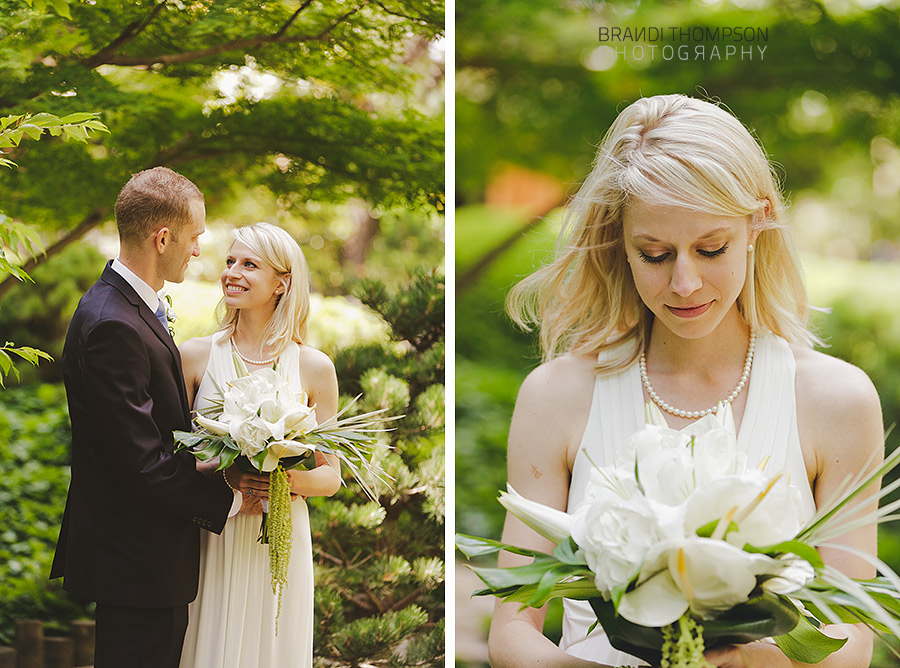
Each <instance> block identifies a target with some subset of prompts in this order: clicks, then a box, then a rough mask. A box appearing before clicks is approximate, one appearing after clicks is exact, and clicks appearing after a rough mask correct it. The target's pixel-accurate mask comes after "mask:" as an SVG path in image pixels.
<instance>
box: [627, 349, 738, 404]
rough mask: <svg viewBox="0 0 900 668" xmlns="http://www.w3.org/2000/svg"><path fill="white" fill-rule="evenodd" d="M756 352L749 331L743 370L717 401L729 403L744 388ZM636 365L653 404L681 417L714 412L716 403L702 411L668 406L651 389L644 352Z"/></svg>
mask: <svg viewBox="0 0 900 668" xmlns="http://www.w3.org/2000/svg"><path fill="white" fill-rule="evenodd" d="M755 352H756V332H750V345H749V346H747V359H746V360H745V361H744V372H743V373H742V374H741V379H740V380H739V381H738V384H737V386H736V387H735V388H734V390H732V392H731V394H729V395H728V396H727V397H726V398H725V399H722V401H720V402H719V403H722V404H730V403H731V402H732V401H734V400H735V399H737V396H738V395H739V394H740V393H741V391H742V390H743V389H744V386H745V385H746V384H747V380H748V379H749V378H750V367H751V366H752V365H753V354H754V353H755ZM638 366H639V367H640V370H641V381H643V383H644V388H645V389H646V390H647V394H649V395H650V399H651V400H652V401H653V403H654V404H656V405H657V406H659V407H660V408H662V409H663V410H664V411H665V412H666V413H671V414H672V415H677V416H678V417H683V418H691V419H696V418H702V417H703V416H705V415H709V414H710V413H714V412H715V411H716V408H718V404H716V405H715V406H713V407H712V408H706V409H704V410H702V411H685V410H681V409H680V408H675V407H674V406H670V405H669V404H668V403H666V402H665V401H663V400H662V399H661V398H660V396H659V395H658V394H657V393H656V390H654V389H653V386H652V385H651V384H650V376H648V375H647V355H646V353H643V352H642V353H641V359H640V361H639V362H638Z"/></svg>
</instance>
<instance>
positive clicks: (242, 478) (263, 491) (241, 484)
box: [225, 465, 269, 499]
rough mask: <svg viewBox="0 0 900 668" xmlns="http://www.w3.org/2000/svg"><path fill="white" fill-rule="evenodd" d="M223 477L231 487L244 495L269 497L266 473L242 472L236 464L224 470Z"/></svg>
mask: <svg viewBox="0 0 900 668" xmlns="http://www.w3.org/2000/svg"><path fill="white" fill-rule="evenodd" d="M225 479H226V480H227V481H228V484H229V485H231V488H232V489H236V490H238V491H239V492H240V493H241V494H243V495H244V496H245V497H247V496H251V497H254V498H257V499H268V498H269V475H268V474H267V473H244V472H243V471H241V470H240V469H239V468H238V467H237V466H234V465H232V466H229V467H228V468H227V469H226V470H225Z"/></svg>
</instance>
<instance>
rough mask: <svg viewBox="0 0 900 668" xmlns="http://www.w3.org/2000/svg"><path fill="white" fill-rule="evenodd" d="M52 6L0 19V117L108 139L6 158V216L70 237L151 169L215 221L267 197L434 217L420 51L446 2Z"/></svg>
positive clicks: (436, 150) (428, 70) (431, 123)
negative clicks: (169, 171) (40, 115)
mask: <svg viewBox="0 0 900 668" xmlns="http://www.w3.org/2000/svg"><path fill="white" fill-rule="evenodd" d="M51 5H52V6H53V7H54V8H55V9H56V12H55V13H47V12H45V11H44V10H46V8H47V3H46V2H44V1H43V0H41V1H38V0H35V1H34V2H33V5H32V7H31V8H29V7H27V6H25V5H23V4H16V3H9V4H5V5H4V11H3V12H2V13H0V35H2V36H3V39H2V40H0V113H9V114H10V115H11V116H24V115H26V114H35V113H36V112H37V111H38V110H39V111H40V112H46V113H48V114H53V115H55V116H56V117H57V118H60V119H63V120H65V119H67V118H68V119H71V118H72V117H71V114H72V113H74V112H76V111H77V112H81V111H84V110H87V111H89V112H95V113H96V114H99V115H100V116H101V117H102V119H103V122H104V123H106V124H107V125H108V126H109V128H110V129H111V132H110V133H109V135H108V136H104V137H103V138H102V140H97V139H96V138H93V137H92V138H91V140H90V141H88V142H86V143H84V144H81V145H77V146H76V145H74V144H73V143H70V144H64V143H63V142H60V141H57V140H56V138H54V137H51V138H50V141H44V142H40V143H39V144H37V145H35V146H34V147H33V148H32V149H31V150H29V151H28V152H27V153H21V154H20V153H19V152H15V159H16V161H17V162H18V163H19V164H20V165H21V166H22V167H23V169H22V170H19V171H17V172H11V173H10V174H9V175H8V178H5V179H3V180H2V181H0V201H3V203H4V204H3V206H4V210H5V212H6V213H7V214H9V215H10V216H13V217H15V218H16V219H17V220H22V221H26V222H27V223H29V224H32V225H37V226H39V227H40V228H41V230H42V232H44V233H45V234H46V235H48V236H49V235H51V234H53V235H54V236H55V233H57V232H59V233H61V237H62V239H66V240H70V239H77V238H80V237H81V236H82V235H83V234H84V233H85V232H86V231H88V230H90V229H91V228H92V227H94V226H96V225H98V224H100V223H102V222H103V221H105V220H108V219H109V218H110V214H111V207H110V205H111V204H112V202H113V201H114V199H115V196H116V193H117V192H118V190H119V188H121V186H122V184H124V183H125V181H127V179H128V177H129V176H130V175H131V174H132V173H134V172H136V171H139V170H140V169H144V168H147V167H151V166H154V165H158V164H165V165H168V166H171V167H173V168H175V169H176V170H178V171H180V172H182V173H184V174H185V175H186V176H187V177H189V178H191V179H192V180H193V181H194V182H195V183H196V184H197V185H198V186H199V187H200V189H201V190H202V191H203V192H204V194H205V196H206V201H207V205H208V209H209V212H210V214H211V215H212V214H213V213H214V212H213V210H214V209H215V208H216V207H217V206H220V205H224V204H228V205H229V206H231V205H233V206H234V207H239V206H240V201H241V200H242V199H244V198H246V197H248V196H250V197H254V198H260V199H264V200H269V201H271V202H277V207H276V208H277V211H278V220H279V222H290V220H291V219H293V218H296V220H297V221H300V222H302V221H303V218H304V214H305V213H306V212H307V211H309V210H311V209H312V208H313V206H312V204H316V203H322V202H324V203H340V202H362V205H363V206H368V207H370V208H371V209H372V210H373V211H375V212H376V213H377V217H382V216H384V217H386V218H391V217H394V218H403V217H408V216H409V215H410V213H409V212H403V211H402V209H410V210H414V211H415V212H416V213H415V214H413V217H414V218H415V219H416V222H418V223H421V222H422V221H423V220H428V219H429V218H430V217H432V216H433V215H435V212H438V211H441V210H443V206H444V204H443V179H444V166H443V153H444V144H443V117H442V105H441V104H440V97H441V95H440V91H441V79H442V76H443V74H442V69H441V62H440V60H439V59H436V58H437V57H436V56H434V55H433V54H434V53H436V52H435V51H434V50H432V49H430V48H429V45H430V42H431V41H433V40H436V39H437V38H439V36H440V35H441V34H442V32H443V5H442V3H440V2H436V1H434V0H426V1H425V2H421V1H419V0H400V1H399V2H392V3H391V4H390V5H385V4H383V3H350V4H342V3H337V4H335V3H327V2H317V3H312V2H304V3H294V4H293V5H292V4H291V3H269V4H266V5H262V6H261V5H260V4H259V3H258V2H250V1H249V0H240V1H238V2H229V3H214V2H199V3H194V4H192V5H190V6H186V5H182V4H181V3H174V4H173V3H164V2H163V3H161V2H157V1H155V0H138V1H137V2H132V3H126V4H122V3H114V4H112V5H110V4H108V3H93V4H91V3H71V4H70V5H69V8H70V9H71V14H70V15H69V14H66V13H64V11H62V9H61V8H62V7H65V6H66V5H65V3H64V2H62V1H61V0H54V2H52V3H51ZM96 122H97V121H96V119H93V118H92V119H87V120H85V121H84V122H83V127H86V128H88V129H90V128H91V127H93V126H92V125H91V124H92V123H96ZM97 129H99V128H97ZM57 130H59V132H60V136H64V135H66V134H69V133H75V134H77V133H78V132H79V131H78V130H75V129H70V130H67V129H66V128H65V127H62V126H60V127H58V128H56V129H52V128H51V129H50V131H51V132H56V131H57ZM48 193H53V196H52V197H48V196H47V194H48ZM231 212H232V211H228V212H227V213H228V214H230V213H231ZM229 217H230V216H229ZM259 219H260V218H255V219H250V220H245V221H243V222H255V221H256V220H259ZM407 222H408V221H407ZM407 222H404V223H403V227H404V228H408V227H409V226H408V224H407ZM420 227H426V228H427V227H429V225H428V224H427V223H426V225H424V226H422V225H420ZM373 247H374V244H373ZM47 250H48V254H51V255H52V254H53V253H54V252H55V250H56V244H54V245H52V246H50V247H49V248H48V249H47ZM37 261H38V262H40V261H42V259H41V258H37ZM8 289H9V284H7V285H6V286H5V287H4V288H3V291H5V290H8Z"/></svg>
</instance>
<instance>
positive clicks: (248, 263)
mask: <svg viewBox="0 0 900 668" xmlns="http://www.w3.org/2000/svg"><path fill="white" fill-rule="evenodd" d="M234 263H235V260H234V258H232V257H229V258H226V260H225V266H226V267H230V266H232V265H233V264H234ZM243 265H244V266H245V267H249V268H250V269H257V268H258V265H257V264H256V263H255V262H253V261H252V260H245V261H244V262H243Z"/></svg>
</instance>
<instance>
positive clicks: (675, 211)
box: [623, 201, 757, 339]
mask: <svg viewBox="0 0 900 668" xmlns="http://www.w3.org/2000/svg"><path fill="white" fill-rule="evenodd" d="M749 223H750V221H749V219H748V217H745V216H722V215H717V214H710V213H699V212H696V211H690V210H688V209H683V208H680V207H674V206H666V205H650V204H646V203H644V202H641V201H635V202H633V203H632V204H630V205H629V206H628V207H627V208H626V211H625V215H624V217H623V233H624V243H625V253H626V255H627V257H628V263H629V265H630V266H631V274H632V276H633V277H634V284H635V286H636V287H637V291H638V294H639V295H640V297H641V300H642V301H643V302H644V304H646V305H647V308H649V309H650V310H651V311H652V312H653V315H654V316H656V319H657V321H658V322H659V323H660V324H662V325H664V326H665V327H667V328H668V329H670V330H671V331H672V332H673V333H674V334H676V335H678V336H682V337H685V338H689V339H694V338H700V337H703V336H706V335H708V334H711V333H712V332H714V331H715V329H716V327H717V326H718V325H719V323H721V322H722V320H723V318H724V317H725V315H726V314H727V313H728V312H729V311H730V310H731V309H737V298H738V295H739V294H740V292H741V290H742V288H743V287H744V280H745V279H746V277H747V262H748V257H749V253H748V250H747V246H748V244H751V243H753V241H754V240H755V239H756V234H757V233H756V232H753V231H751V229H750V224H749Z"/></svg>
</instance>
